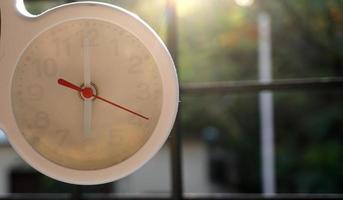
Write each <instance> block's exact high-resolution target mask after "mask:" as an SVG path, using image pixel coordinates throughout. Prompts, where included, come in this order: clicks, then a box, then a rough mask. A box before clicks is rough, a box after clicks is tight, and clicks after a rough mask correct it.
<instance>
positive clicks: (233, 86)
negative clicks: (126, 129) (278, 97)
mask: <svg viewBox="0 0 343 200" xmlns="http://www.w3.org/2000/svg"><path fill="white" fill-rule="evenodd" d="M337 88H338V89H343V77H334V78H308V79H281V80H274V81H272V82H270V83H261V82H258V81H238V82H207V83H186V84H183V85H182V86H181V92H182V93H183V94H187V93H229V92H234V93H236V92H260V91H263V90H270V91H276V92H277V91H282V90H307V89H315V90H322V89H337Z"/></svg>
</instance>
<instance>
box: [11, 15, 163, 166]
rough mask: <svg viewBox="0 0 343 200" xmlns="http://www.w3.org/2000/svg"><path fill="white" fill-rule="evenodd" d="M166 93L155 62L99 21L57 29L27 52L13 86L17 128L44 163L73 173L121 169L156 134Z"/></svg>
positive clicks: (128, 35)
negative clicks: (117, 166) (111, 167)
mask: <svg viewBox="0 0 343 200" xmlns="http://www.w3.org/2000/svg"><path fill="white" fill-rule="evenodd" d="M162 93H163V86H162V80H161V76H160V71H159V68H158V66H157V65H156V63H155V61H154V58H153V57H152V55H151V54H150V52H149V51H148V50H147V48H146V47H145V46H144V45H143V44H142V42H141V41H140V40H139V39H138V38H136V37H135V36H134V35H132V34H131V33H130V32H128V31H126V30H125V29H123V28H121V27H119V26H117V25H115V24H113V23H110V22H107V21H103V20H98V19H75V20H70V21H66V22H62V23H59V24H57V25H55V26H53V27H51V28H49V29H47V30H45V31H44V32H42V33H41V34H39V35H38V36H37V37H36V38H35V39H33V40H32V41H31V43H30V44H29V45H28V46H27V48H26V49H25V50H24V51H23V53H22V55H21V57H20V59H19V61H18V63H17V66H16V70H15V73H14V76H13V80H12V107H13V112H14V116H15V119H16V121H17V126H18V128H19V129H20V132H21V133H22V135H23V136H24V138H25V139H26V141H27V142H28V143H29V144H30V146H32V148H33V149H34V150H35V151H36V152H38V153H39V154H40V155H42V156H43V157H44V158H46V159H47V160H49V161H51V162H53V163H55V164H58V165H60V166H63V167H66V168H70V169H76V170H97V169H104V168H107V167H110V166H113V165H116V164H118V163H120V162H122V161H124V160H126V159H128V158H129V157H130V156H132V155H133V154H135V152H137V151H138V150H139V149H140V148H142V146H143V145H144V144H145V143H146V141H147V140H148V139H149V137H150V136H151V134H152V133H153V131H154V129H155V127H156V125H157V123H158V120H159V117H160V113H161V107H162V100H163V99H162V96H163V95H162Z"/></svg>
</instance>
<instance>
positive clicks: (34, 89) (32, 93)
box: [26, 84, 44, 101]
mask: <svg viewBox="0 0 343 200" xmlns="http://www.w3.org/2000/svg"><path fill="white" fill-rule="evenodd" d="M26 91H27V94H28V97H29V99H30V100H34V101H37V100H39V99H41V98H42V97H43V96H44V89H43V87H42V86H40V85H37V84H33V85H29V86H28V88H27V90H26Z"/></svg>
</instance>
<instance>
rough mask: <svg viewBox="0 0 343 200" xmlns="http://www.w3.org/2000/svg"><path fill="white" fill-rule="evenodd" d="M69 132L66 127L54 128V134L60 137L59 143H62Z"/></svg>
mask: <svg viewBox="0 0 343 200" xmlns="http://www.w3.org/2000/svg"><path fill="white" fill-rule="evenodd" d="M69 133H70V131H69V130H68V129H57V130H56V136H57V137H59V138H60V139H59V140H58V144H60V145H62V144H64V142H65V141H66V138H67V136H68V135H69Z"/></svg>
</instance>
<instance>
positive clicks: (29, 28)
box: [0, 0, 179, 185]
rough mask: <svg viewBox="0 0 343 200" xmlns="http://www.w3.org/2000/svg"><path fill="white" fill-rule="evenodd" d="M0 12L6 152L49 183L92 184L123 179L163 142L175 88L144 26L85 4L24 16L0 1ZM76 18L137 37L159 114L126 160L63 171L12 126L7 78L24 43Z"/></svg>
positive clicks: (118, 11) (164, 56) (19, 2)
mask: <svg viewBox="0 0 343 200" xmlns="http://www.w3.org/2000/svg"><path fill="white" fill-rule="evenodd" d="M0 9H1V40H0V94H1V96H0V128H1V129H2V130H3V131H4V132H5V133H6V135H7V137H8V139H9V142H10V143H11V145H12V147H13V148H14V149H15V150H16V152H17V153H18V154H19V155H20V156H21V157H22V158H23V159H24V160H25V161H26V162H27V163H29V164H30V165H31V166H32V167H33V168H35V169H37V170H38V171H40V172H41V173H43V174H45V175H47V176H50V177H52V178H54V179H57V180H60V181H63V182H67V183H72V184H81V185H92V184H102V183H107V182H111V181H115V180H117V179H120V178H122V177H124V176H127V175H129V174H131V173H133V172H134V171H135V170H137V169H138V168H140V167H141V166H142V165H143V164H144V163H145V162H147V161H148V160H149V159H151V158H152V157H153V156H154V155H155V154H156V153H157V152H158V150H159V149H160V148H161V147H162V145H163V144H164V143H165V141H166V140H167V138H168V136H169V133H170V131H171V129H172V126H173V124H174V121H175V118H176V114H177V109H178V103H179V86H178V78H177V74H176V70H175V66H174V63H173V60H172V58H171V56H170V54H169V52H168V50H167V48H166V47H165V45H164V44H163V42H162V40H161V39H160V38H159V36H158V35H157V34H156V33H155V32H154V31H153V30H152V29H151V28H150V27H149V26H148V25H147V24H146V23H145V22H143V21H142V20H141V19H140V18H138V17H137V16H136V15H134V14H132V13H130V12H128V11H126V10H124V9H122V8H119V7H116V6H113V5H110V4H105V3H98V2H89V1H87V2H77V3H71V4H65V5H62V6H58V7H56V8H53V9H50V10H48V11H46V12H44V13H42V14H40V15H37V16H34V15H31V14H30V13H28V12H27V11H26V9H25V6H24V3H23V0H16V1H13V0H1V1H0ZM80 18H96V19H100V20H105V21H108V22H111V23H114V24H116V25H119V26H121V27H122V28H124V29H126V30H127V31H129V32H131V33H132V34H133V35H135V36H136V37H137V38H139V39H140V40H141V42H142V43H143V44H144V45H145V46H146V48H147V49H148V50H149V51H150V53H151V54H152V56H153V57H154V59H155V62H156V64H157V66H158V67H159V70H160V74H161V79H162V84H163V103H162V109H161V115H160V119H159V121H158V123H157V125H156V128H155V130H154V132H153V133H152V135H151V137H150V138H149V139H148V141H147V142H146V143H145V144H144V145H143V146H142V147H141V148H140V149H139V150H138V151H137V152H136V153H135V154H134V155H132V156H131V157H130V158H128V159H127V160H125V161H123V162H121V163H119V164H116V165H114V166H111V167H108V168H105V169H99V170H75V169H70V168H66V167H63V166H60V165H57V164H55V163H53V162H51V161H49V160H47V159H46V158H44V157H43V156H42V155H40V154H39V153H38V152H36V151H35V150H34V149H33V148H32V147H31V146H30V144H29V143H28V142H27V141H26V140H25V138H24V136H23V134H21V132H20V130H19V128H18V126H17V124H16V120H15V117H14V114H13V108H12V101H11V88H12V78H13V74H14V71H15V68H16V65H17V62H18V60H19V58H20V56H21V54H22V52H23V51H24V49H25V48H26V47H27V46H28V44H29V43H30V42H31V41H32V40H33V39H34V38H35V37H36V36H37V35H39V34H40V33H42V32H43V31H44V30H46V29H47V28H49V27H52V26H54V25H56V24H59V23H61V22H64V21H69V20H73V19H80Z"/></svg>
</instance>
